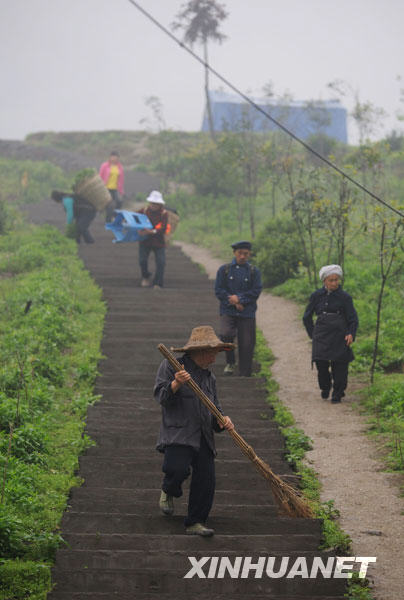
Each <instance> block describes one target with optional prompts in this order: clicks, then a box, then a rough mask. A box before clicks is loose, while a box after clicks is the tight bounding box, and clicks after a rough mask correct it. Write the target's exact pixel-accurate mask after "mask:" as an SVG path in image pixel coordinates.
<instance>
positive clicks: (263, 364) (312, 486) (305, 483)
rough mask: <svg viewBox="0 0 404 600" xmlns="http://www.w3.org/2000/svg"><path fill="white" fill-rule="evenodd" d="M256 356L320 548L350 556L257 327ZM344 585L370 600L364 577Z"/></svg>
mask: <svg viewBox="0 0 404 600" xmlns="http://www.w3.org/2000/svg"><path fill="white" fill-rule="evenodd" d="M255 357H256V360H257V361H258V363H259V364H260V371H259V373H258V376H259V377H263V378H264V380H265V386H266V390H267V392H268V397H267V401H268V403H269V404H270V405H271V407H272V408H273V410H274V420H275V421H276V422H277V423H279V425H280V428H281V432H282V434H283V436H284V437H285V446H286V452H285V458H286V460H287V461H288V462H289V463H290V464H291V465H292V466H293V468H294V469H295V470H296V472H297V474H298V475H299V476H300V478H301V489H302V492H303V494H304V496H305V497H306V498H307V500H308V501H309V503H310V505H311V506H312V508H313V511H314V514H315V516H316V518H318V519H321V520H322V541H321V545H320V547H319V549H320V550H331V551H333V552H335V554H336V555H339V556H349V555H350V553H351V545H352V540H351V538H350V537H349V535H348V534H347V533H345V532H344V531H343V529H342V528H341V526H340V525H339V523H338V517H339V511H338V510H337V509H336V508H335V506H334V502H333V500H328V501H327V502H322V501H321V498H320V492H321V485H320V482H319V480H318V478H317V474H316V472H315V471H314V469H312V468H310V467H308V466H307V464H305V462H304V456H305V453H306V451H307V450H310V449H311V443H312V442H311V440H310V438H309V437H308V436H307V435H306V434H305V433H304V431H303V430H302V429H299V428H297V427H296V426H295V420H294V418H293V415H292V413H291V412H290V411H289V410H288V409H287V408H286V407H285V406H284V405H283V404H282V403H281V402H280V400H279V398H278V396H277V390H278V385H277V383H276V381H275V380H274V379H273V378H272V375H271V365H272V363H273V361H274V356H273V354H272V352H271V351H270V349H269V348H268V346H267V343H266V340H265V338H264V336H263V334H262V332H261V331H260V330H257V345H256V349H255ZM347 586H348V587H347V593H346V598H349V600H372V595H371V591H370V589H369V582H368V581H367V580H366V579H359V578H358V577H357V576H355V575H354V577H353V578H352V579H350V580H348V582H347Z"/></svg>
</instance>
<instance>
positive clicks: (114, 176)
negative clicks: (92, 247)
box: [100, 151, 124, 223]
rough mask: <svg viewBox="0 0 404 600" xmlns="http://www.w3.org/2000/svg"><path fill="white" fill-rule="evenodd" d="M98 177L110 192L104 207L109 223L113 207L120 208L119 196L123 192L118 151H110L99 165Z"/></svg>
mask: <svg viewBox="0 0 404 600" xmlns="http://www.w3.org/2000/svg"><path fill="white" fill-rule="evenodd" d="M100 177H101V179H102V180H103V182H104V183H105V185H106V187H107V188H108V191H109V193H110V194H111V202H110V203H109V204H108V206H107V208H106V218H105V220H106V222H107V223H110V222H111V221H112V219H113V216H114V209H116V208H121V206H122V200H121V196H122V195H123V193H124V187H123V186H124V173H123V166H122V164H121V163H120V161H119V154H118V152H115V151H112V152H111V154H110V155H109V159H108V160H107V161H106V162H104V163H102V165H101V167H100Z"/></svg>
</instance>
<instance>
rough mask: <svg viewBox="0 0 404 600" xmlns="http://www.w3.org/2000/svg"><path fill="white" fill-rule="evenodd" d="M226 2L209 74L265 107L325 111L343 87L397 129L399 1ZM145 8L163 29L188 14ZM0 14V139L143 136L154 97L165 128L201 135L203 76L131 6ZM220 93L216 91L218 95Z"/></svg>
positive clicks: (403, 18) (168, 3)
mask: <svg viewBox="0 0 404 600" xmlns="http://www.w3.org/2000/svg"><path fill="white" fill-rule="evenodd" d="M221 1H222V2H224V4H225V5H226V7H227V9H228V11H229V13H230V16H229V18H228V19H227V20H226V21H224V22H223V25H222V31H223V32H224V33H225V34H226V35H227V36H228V39H227V40H226V41H225V42H224V43H223V44H222V45H217V44H212V45H211V47H210V62H211V64H212V66H214V67H215V68H216V69H217V70H218V71H220V72H221V73H222V74H223V75H224V76H226V77H227V78H229V79H230V80H231V81H232V82H233V83H234V84H235V85H237V86H239V87H240V88H241V89H242V90H243V91H250V92H251V93H253V94H254V95H258V96H259V95H260V94H261V89H262V86H263V85H264V84H265V83H267V82H268V81H269V80H272V82H273V84H274V88H275V93H277V94H279V95H281V94H283V93H284V92H285V91H289V92H290V93H291V94H292V95H293V98H294V99H296V100H309V99H318V98H322V99H328V98H330V97H331V96H332V94H331V93H330V92H329V91H328V90H327V89H326V84H327V83H328V82H329V81H332V80H335V79H337V78H338V79H343V80H346V81H348V82H349V83H350V85H351V86H352V87H353V88H354V89H357V90H358V91H359V94H360V98H361V100H362V101H370V102H372V103H373V104H375V105H377V106H380V107H383V108H384V109H385V110H386V111H387V112H388V113H389V115H390V116H389V119H388V120H387V121H386V125H385V130H388V131H389V130H391V129H392V128H398V129H400V128H401V125H400V124H399V123H398V122H397V120H396V119H395V117H394V114H395V112H396V111H397V110H398V109H399V108H400V103H399V90H400V83H399V82H397V81H396V77H397V75H402V76H403V77H404V65H403V56H404V35H403V33H402V28H403V23H404V3H403V2H402V1H401V0H287V1H280V0H221ZM139 2H140V4H142V5H143V6H144V7H145V8H146V9H147V10H148V11H150V12H151V13H152V14H153V15H154V16H155V17H156V18H157V19H158V20H161V22H162V23H163V24H164V25H166V26H169V25H170V23H171V22H172V20H173V19H174V17H175V15H176V13H177V12H178V10H179V8H180V6H181V4H182V3H183V2H182V0H139ZM0 8H1V13H0V14H1V21H0V48H1V53H0V73H1V86H0V138H9V139H22V138H23V137H24V136H25V135H26V134H27V133H31V132H35V131H43V130H54V131H70V130H106V129H131V130H134V129H142V128H143V127H144V126H143V125H140V123H139V121H140V120H141V119H142V118H144V117H148V116H150V110H149V109H148V108H147V107H146V106H145V104H144V102H145V99H146V98H147V97H148V96H151V95H154V96H158V97H159V98H160V100H161V101H162V103H163V109H164V117H165V121H166V124H167V127H169V128H172V129H183V130H190V131H195V130H199V129H200V126H201V122H202V114H203V107H204V97H203V87H202V86H203V72H202V67H201V66H200V65H199V64H198V63H196V62H195V61H194V60H193V59H192V58H191V57H190V56H189V55H188V54H187V53H185V52H184V51H183V50H182V49H181V48H179V47H178V46H177V45H176V44H174V43H173V42H172V41H171V40H170V39H169V38H167V37H165V36H164V35H163V34H162V33H161V32H160V31H159V30H158V29H157V28H156V27H155V26H154V25H153V24H152V23H150V22H149V21H148V20H146V19H145V17H144V16H143V15H141V14H140V13H139V12H138V11H137V10H135V9H134V8H133V6H132V5H131V4H130V3H129V2H128V0H0ZM195 49H196V50H197V51H199V48H197V47H196V48H195ZM220 85H221V84H220V82H218V81H217V80H215V79H214V78H213V79H212V81H211V88H213V89H217V88H218V87H219V86H220ZM401 85H402V87H404V82H403V83H402V84H401ZM344 104H345V105H346V106H347V107H348V108H349V107H350V106H351V104H352V101H351V100H350V99H348V100H346V101H344ZM402 110H403V112H404V105H403V106H402ZM380 133H381V132H380ZM350 136H351V137H350V139H351V140H354V139H355V137H356V136H355V132H354V128H353V127H350Z"/></svg>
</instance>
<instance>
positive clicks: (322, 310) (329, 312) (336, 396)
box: [303, 265, 358, 404]
mask: <svg viewBox="0 0 404 600" xmlns="http://www.w3.org/2000/svg"><path fill="white" fill-rule="evenodd" d="M319 276H320V279H321V281H322V282H323V284H324V286H323V287H322V288H320V289H319V290H316V291H315V292H313V294H312V295H311V296H310V300H309V303H308V305H307V307H306V310H305V313H304V316H303V323H304V326H305V327H306V330H307V333H308V334H309V337H310V338H311V339H312V340H313V346H312V362H315V363H316V367H317V372H318V383H319V386H320V389H321V397H322V398H324V399H327V398H328V396H329V394H330V391H331V389H332V398H331V402H332V403H333V404H336V403H339V402H341V398H342V397H343V396H345V389H346V386H347V383H348V365H349V363H350V362H351V360H353V359H354V355H353V352H352V349H351V345H352V343H353V341H354V339H355V335H356V330H357V328H358V315H357V313H356V310H355V308H354V305H353V302H352V298H351V296H350V295H349V294H348V293H347V292H345V291H344V290H343V289H342V288H341V287H340V283H341V279H342V277H343V272H342V269H341V267H340V266H339V265H325V266H324V267H321V269H320V272H319ZM313 314H316V315H317V320H316V322H315V324H314V323H313Z"/></svg>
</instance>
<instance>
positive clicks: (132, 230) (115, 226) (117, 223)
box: [105, 210, 153, 243]
mask: <svg viewBox="0 0 404 600" xmlns="http://www.w3.org/2000/svg"><path fill="white" fill-rule="evenodd" d="M115 213H116V217H115V219H114V221H113V222H112V223H106V225H105V229H109V230H110V231H112V233H113V234H114V235H115V239H114V240H112V241H113V242H115V243H116V242H138V241H139V240H144V239H145V236H144V235H140V234H139V231H140V230H141V229H153V225H152V224H151V222H150V221H149V219H148V218H147V217H146V215H143V214H142V213H135V212H131V211H129V210H116V211H115Z"/></svg>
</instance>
